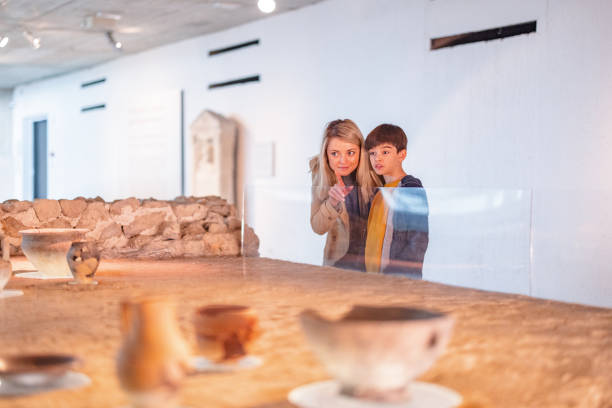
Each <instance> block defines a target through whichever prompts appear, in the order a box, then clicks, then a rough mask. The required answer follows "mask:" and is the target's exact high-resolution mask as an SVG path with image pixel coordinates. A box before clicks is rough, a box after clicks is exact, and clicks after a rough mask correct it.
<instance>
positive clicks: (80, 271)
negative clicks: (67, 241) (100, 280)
mask: <svg viewBox="0 0 612 408" xmlns="http://www.w3.org/2000/svg"><path fill="white" fill-rule="evenodd" d="M66 259H67V260H68V266H69V267H70V272H71V273H72V276H73V277H74V282H76V283H84V284H88V283H90V284H91V283H97V282H96V281H94V280H93V277H94V275H95V274H96V271H97V270H98V266H99V265H100V251H98V248H96V245H95V244H94V243H93V242H73V243H72V246H71V247H70V249H69V250H68V254H67V255H66Z"/></svg>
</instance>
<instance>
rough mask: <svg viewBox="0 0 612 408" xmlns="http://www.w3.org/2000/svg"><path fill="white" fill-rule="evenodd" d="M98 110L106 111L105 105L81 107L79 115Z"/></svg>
mask: <svg viewBox="0 0 612 408" xmlns="http://www.w3.org/2000/svg"><path fill="white" fill-rule="evenodd" d="M99 109H106V104H105V103H101V104H100V105H91V106H83V107H82V108H81V113H84V112H91V111H94V110H99Z"/></svg>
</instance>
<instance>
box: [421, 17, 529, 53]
mask: <svg viewBox="0 0 612 408" xmlns="http://www.w3.org/2000/svg"><path fill="white" fill-rule="evenodd" d="M537 23H538V22H537V21H529V22H527V23H520V24H514V25H508V26H503V27H496V28H490V29H488V30H482V31H472V32H469V33H463V34H455V35H449V36H446V37H439V38H432V39H431V49H432V50H439V49H440V48H446V47H454V46H455V45H462V44H469V43H475V42H481V41H490V40H499V39H502V38H507V37H514V36H515V35H521V34H529V33H534V32H536V29H537Z"/></svg>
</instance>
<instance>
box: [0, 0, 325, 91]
mask: <svg viewBox="0 0 612 408" xmlns="http://www.w3.org/2000/svg"><path fill="white" fill-rule="evenodd" d="M320 1H322V0H277V1H276V3H277V6H276V11H274V12H273V13H271V14H263V13H262V12H261V11H259V9H258V7H257V0H0V37H1V36H7V35H8V36H9V38H10V41H9V43H8V45H7V46H6V47H4V48H0V89H2V88H12V87H14V86H15V85H18V84H22V83H26V82H30V81H33V80H37V79H41V78H46V77H50V76H53V75H58V74H62V73H66V72H69V71H72V70H76V69H81V68H85V67H88V66H92V65H96V64H99V63H101V62H104V61H108V60H111V59H114V58H118V57H120V56H122V55H126V54H132V53H136V52H141V51H144V50H146V49H149V48H153V47H157V46H160V45H163V44H169V43H173V42H176V41H180V40H184V39H187V38H191V37H195V36H199V35H203V34H207V33H212V32H215V31H220V30H224V29H227V28H230V27H234V26H237V25H240V24H244V23H246V22H249V21H253V20H257V19H260V18H264V17H267V16H270V15H274V14H278V13H282V12H286V11H290V10H295V9H298V8H300V7H304V6H307V5H310V4H314V3H318V2H320ZM97 12H102V13H112V14H119V15H121V19H120V20H119V21H118V22H117V23H116V27H114V30H113V31H114V36H115V39H116V40H117V41H121V42H122V43H123V50H122V51H118V50H115V49H114V48H113V47H112V46H111V45H110V43H109V41H108V39H107V38H106V36H105V34H104V33H105V31H106V30H107V29H108V27H96V28H90V29H88V28H84V27H83V26H82V25H83V22H84V20H85V18H86V17H87V16H90V15H94V14H95V13H97ZM26 30H27V31H29V32H31V33H32V34H33V35H34V36H37V37H40V38H41V47H40V48H39V49H34V48H32V47H31V46H30V43H29V42H28V40H27V39H26V38H25V36H24V35H23V32H24V31H26Z"/></svg>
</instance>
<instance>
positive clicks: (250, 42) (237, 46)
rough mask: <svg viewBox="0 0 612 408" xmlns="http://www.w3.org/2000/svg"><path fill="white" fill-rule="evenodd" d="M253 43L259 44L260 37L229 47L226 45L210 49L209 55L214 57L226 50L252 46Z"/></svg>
mask: <svg viewBox="0 0 612 408" xmlns="http://www.w3.org/2000/svg"><path fill="white" fill-rule="evenodd" d="M252 45H259V39H257V40H253V41H247V42H243V43H240V44H236V45H230V46H229V47H225V48H217V49H216V50H210V51H208V56H209V57H212V56H214V55H219V54H223V53H225V52H230V51H235V50H239V49H240V48H245V47H250V46H252Z"/></svg>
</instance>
